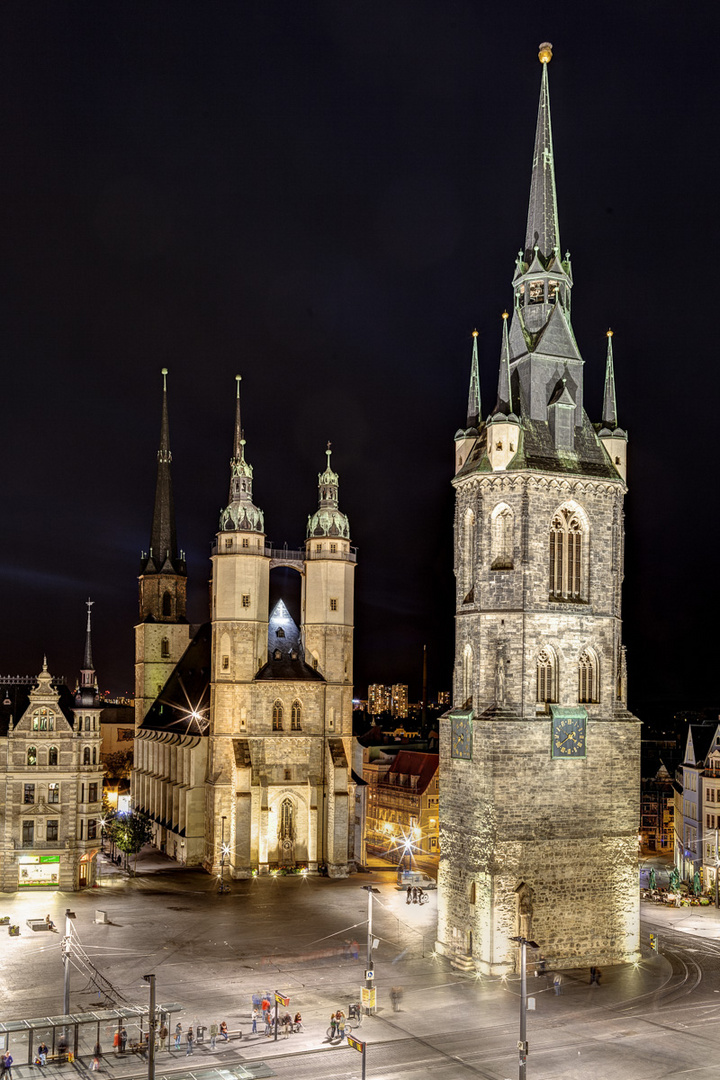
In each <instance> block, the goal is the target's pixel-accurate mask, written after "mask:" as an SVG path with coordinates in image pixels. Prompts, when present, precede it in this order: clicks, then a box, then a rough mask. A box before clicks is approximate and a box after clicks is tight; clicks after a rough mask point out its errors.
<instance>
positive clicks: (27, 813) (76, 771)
mask: <svg viewBox="0 0 720 1080" xmlns="http://www.w3.org/2000/svg"><path fill="white" fill-rule="evenodd" d="M0 701H1V702H2V703H1V704H0V782H1V783H2V786H3V793H2V799H1V800H0V888H2V891H3V892H15V891H16V890H17V889H20V890H25V889H34V888H44V889H60V890H62V891H63V892H72V891H74V890H76V889H82V888H84V887H85V886H88V885H93V884H94V883H95V872H96V858H95V856H96V855H97V852H98V850H99V849H100V831H101V816H102V785H103V777H102V766H101V764H100V746H101V738H102V736H101V732H100V712H101V707H102V706H101V704H100V701H99V699H98V693H97V682H96V680H95V670H94V667H93V661H92V646H91V628H90V602H88V617H87V630H86V641H85V655H84V658H83V667H82V671H81V674H80V681H79V685H78V688H77V691H76V693H75V694H72V693H71V692H70V690H69V689H68V687H67V686H65V685H64V684H56V683H55V682H54V680H53V677H52V675H51V674H50V672H49V671H48V666H47V662H46V661H45V660H43V666H42V671H41V672H40V674H39V675H38V676H37V678H36V679H35V680H28V681H27V682H24V681H22V680H18V679H14V680H7V681H5V682H3V680H2V678H1V677H0Z"/></svg>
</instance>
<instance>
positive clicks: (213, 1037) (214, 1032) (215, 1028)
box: [210, 1024, 218, 1050]
mask: <svg viewBox="0 0 720 1080" xmlns="http://www.w3.org/2000/svg"><path fill="white" fill-rule="evenodd" d="M217 1036H218V1026H217V1024H211V1025H210V1049H211V1050H214V1049H215V1040H216V1039H217Z"/></svg>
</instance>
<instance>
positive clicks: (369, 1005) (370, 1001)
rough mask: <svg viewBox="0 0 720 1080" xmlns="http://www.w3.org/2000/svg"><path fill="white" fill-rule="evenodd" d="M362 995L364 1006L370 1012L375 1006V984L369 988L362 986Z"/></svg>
mask: <svg viewBox="0 0 720 1080" xmlns="http://www.w3.org/2000/svg"><path fill="white" fill-rule="evenodd" d="M360 995H361V1001H362V1006H363V1008H364V1009H367V1010H368V1012H369V1011H370V1009H374V1008H375V1005H376V995H377V991H376V990H375V987H374V986H372V987H370V988H369V989H368V987H367V986H362V987H361V988H360Z"/></svg>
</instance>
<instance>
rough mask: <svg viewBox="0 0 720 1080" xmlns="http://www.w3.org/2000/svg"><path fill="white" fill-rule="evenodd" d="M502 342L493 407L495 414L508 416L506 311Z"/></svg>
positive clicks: (509, 408) (503, 315) (508, 349)
mask: <svg viewBox="0 0 720 1080" xmlns="http://www.w3.org/2000/svg"><path fill="white" fill-rule="evenodd" d="M502 318H503V340H502V349H501V350H500V372H499V374H498V397H497V405H496V406H495V412H496V413H504V414H505V415H506V416H509V415H510V413H511V412H512V411H513V400H512V387H511V385H510V338H509V335H508V319H509V318H510V316H509V315H508V313H507V311H503V314H502Z"/></svg>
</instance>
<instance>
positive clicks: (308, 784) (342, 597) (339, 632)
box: [133, 373, 356, 877]
mask: <svg viewBox="0 0 720 1080" xmlns="http://www.w3.org/2000/svg"><path fill="white" fill-rule="evenodd" d="M165 374H166V373H164V375H163V377H165ZM162 415H163V418H162V427H161V448H160V453H159V455H158V484H157V495H156V503H155V512H154V515H153V537H154V538H155V536H156V533H157V539H154V541H153V548H152V550H151V552H150V554H149V555H148V556H144V557H143V562H142V564H141V578H140V581H141V589H140V605H141V620H142V621H141V622H140V624H139V625H138V628H137V631H136V672H137V678H136V683H137V697H136V707H137V713H136V724H137V730H136V754H135V770H134V784H133V797H134V800H135V803H136V805H137V806H138V807H141V808H142V809H144V810H145V811H146V812H147V813H148V814H149V815H150V817H151V818H152V820H153V821H154V822H155V825H156V842H157V843H158V844H159V845H160V846H161V847H163V848H164V850H166V851H167V852H168V853H169V854H171V855H173V857H175V858H182V859H183V861H185V862H187V863H188V864H191V865H202V866H204V867H205V868H206V869H207V870H208V871H217V870H218V869H219V865H220V858H221V852H222V850H223V848H224V849H225V850H226V854H225V860H224V861H225V866H226V867H227V868H229V872H230V874H231V875H232V876H234V877H247V876H248V875H250V874H252V873H253V872H257V871H260V872H266V871H268V870H270V869H273V868H277V867H286V866H302V867H307V869H308V870H310V871H315V870H317V869H318V868H319V867H321V866H322V867H325V868H326V869H327V871H328V873H329V874H330V875H333V876H341V875H344V874H345V873H347V871H348V868H349V867H350V865H351V863H353V862H354V859H355V851H354V847H355V783H354V780H353V778H352V770H351V741H352V649H353V608H354V571H355V562H356V555H355V551H354V549H353V548H352V547H351V546H350V527H349V523H348V519H347V517H346V515H345V514H344V513H343V512H342V511H341V510H340V508H339V503H338V486H339V477H338V474H337V473H336V472H335V471H334V469H333V468H332V465H331V449H330V446H329V444H328V449H327V463H326V466H325V469H324V470H323V471H322V472H321V473H320V474H319V476H318V492H319V498H318V508H317V510H316V511H315V512H314V513H313V514H311V515H309V517H308V523H307V530H306V541H305V546H304V548H303V549H302V550H298V551H289V550H287V549H281V550H275V549H273V548H271V547H270V545H269V544H268V543H267V539H266V536H265V526H264V515H263V513H262V511H261V510H260V509H259V508H258V507H257V506H256V505H255V503H254V501H253V469H252V466H251V465H250V464H249V462H248V461H247V459H246V456H245V445H246V444H245V438H244V433H243V429H242V425H241V414H240V377H239V376H238V378H237V387H236V398H235V432H234V441H233V455H232V458H231V461H230V492H229V499H228V504H227V506H226V507H225V509H224V510H223V511H222V513H221V515H220V527H219V530H218V533H217V536H216V540H215V543H214V545H213V549H212V578H211V588H210V620H209V622H208V623H206V624H205V625H203V626H202V627H201V628H200V629H199V630H198V631H197V632H196V633H195V635H194V636H193V638H192V640H191V641H189V643H188V637H189V631H188V627H187V623H186V621H185V609H184V596H185V591H184V590H185V578H184V573H185V563H184V559H183V558H182V556H181V557H180V558H179V559H178V558H177V544H176V539H175V522H174V513H172V489H171V482H170V470H169V464H170V449H169V438H168V415H167V387H166V385H165V384H164V385H163V414H162ZM168 508H169V509H168ZM158 523H159V524H158ZM158 548H159V549H160V555H158V553H157V549H158ZM276 567H287V568H290V569H291V570H294V571H296V572H297V573H298V574H299V575H300V578H301V598H300V612H301V618H300V624H299V625H298V624H296V622H295V621H294V620H293V618H292V617H291V615H290V611H289V607H288V606H287V605H286V604H285V603H284V602H283V601H282V600H281V601H280V602H279V603H277V604H276V605H274V607H273V610H272V611H270V610H269V596H270V573H271V571H272V570H273V569H274V568H276ZM163 665H164V666H163ZM151 697H152V700H151Z"/></svg>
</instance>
